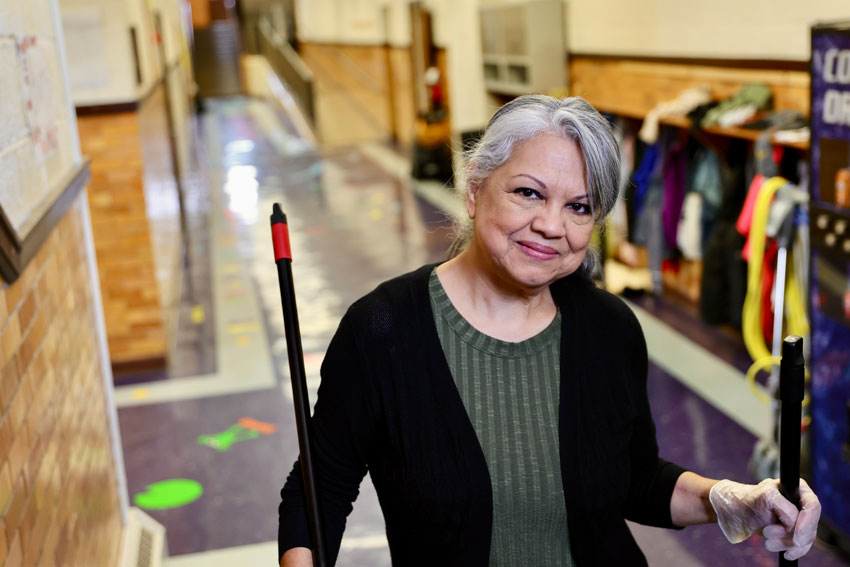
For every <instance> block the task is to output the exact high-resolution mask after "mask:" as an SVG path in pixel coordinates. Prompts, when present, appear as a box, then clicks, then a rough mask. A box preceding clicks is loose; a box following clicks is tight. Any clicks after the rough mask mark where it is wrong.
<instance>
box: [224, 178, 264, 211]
mask: <svg viewBox="0 0 850 567" xmlns="http://www.w3.org/2000/svg"><path fill="white" fill-rule="evenodd" d="M259 188H260V183H259V182H258V181H257V168H256V167H254V166H253V165H234V166H233V167H231V168H230V169H228V170H227V181H226V182H225V183H224V192H225V193H227V195H228V197H229V198H230V201H229V202H228V204H227V208H229V209H230V210H231V211H233V213H234V214H235V215H236V216H238V217H239V218H240V219H242V221H243V222H244V223H245V224H254V223H256V222H257V199H258V196H257V190H258V189H259Z"/></svg>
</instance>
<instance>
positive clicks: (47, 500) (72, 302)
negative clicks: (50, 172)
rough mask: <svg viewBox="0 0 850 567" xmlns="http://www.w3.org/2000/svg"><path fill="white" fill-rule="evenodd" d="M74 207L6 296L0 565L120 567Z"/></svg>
mask: <svg viewBox="0 0 850 567" xmlns="http://www.w3.org/2000/svg"><path fill="white" fill-rule="evenodd" d="M81 206H82V202H81V201H80V200H79V199H78V201H77V203H76V204H75V205H74V206H72V208H71V209H70V211H69V212H68V213H67V214H66V216H65V218H64V219H63V220H62V221H61V222H60V224H59V225H58V226H57V228H56V229H55V230H54V232H53V234H51V236H50V237H49V238H48V240H47V241H46V243H45V244H44V246H43V247H42V248H41V250H40V251H39V252H38V254H37V255H36V257H35V258H34V259H33V261H32V262H31V263H30V264H29V265H28V266H27V267H26V269H25V270H24V272H23V273H22V274H21V276H20V277H19V278H18V279H17V280H16V281H15V282H14V283H13V284H11V285H5V286H3V288H2V289H0V322H2V334H0V343H2V349H1V350H0V353H2V355H1V357H0V368H2V371H0V415H2V417H0V457H1V458H0V463H2V467H0V511H2V513H1V514H2V522H0V564H3V565H7V566H12V565H15V566H17V565H33V566H34V565H41V566H45V567H47V566H51V567H52V566H58V565H63V566H69V565H116V564H117V559H118V553H119V542H120V539H121V530H122V525H121V516H120V505H119V500H118V492H117V490H118V489H117V486H118V485H117V480H116V477H115V470H114V464H113V463H114V461H113V455H112V448H111V445H110V438H109V425H108V421H107V413H106V403H107V402H106V397H105V394H104V391H103V387H104V385H103V373H104V368H102V367H101V364H100V358H99V354H98V348H97V344H98V341H97V335H96V331H95V329H96V325H95V320H94V317H95V312H94V305H93V297H92V291H91V290H92V282H91V281H90V279H89V272H88V267H87V259H86V256H85V254H86V252H85V248H84V245H83V243H84V241H85V240H84V233H83V226H82V218H83V217H82V214H81V211H80V207H81Z"/></svg>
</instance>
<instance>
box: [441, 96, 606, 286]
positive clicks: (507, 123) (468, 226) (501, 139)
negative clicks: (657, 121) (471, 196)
mask: <svg viewBox="0 0 850 567" xmlns="http://www.w3.org/2000/svg"><path fill="white" fill-rule="evenodd" d="M541 134H553V135H556V136H562V137H563V138H565V139H567V140H571V141H573V142H575V143H576V144H577V145H578V147H579V150H581V155H582V158H583V160H584V171H585V184H586V185H587V190H588V198H589V200H590V208H591V210H592V211H593V216H594V220H595V222H597V223H599V222H600V221H601V220H602V219H604V218H605V217H606V216H607V215H608V213H609V212H611V209H612V208H613V207H614V204H615V203H616V201H617V193H618V191H619V187H620V149H619V146H618V145H617V142H616V140H615V139H614V135H613V133H612V127H611V125H610V123H609V122H608V121H607V120H606V119H605V118H604V117H603V116H602V115H601V114H599V112H597V110H596V109H595V108H593V106H591V105H590V103H589V102H587V101H586V100H584V99H583V98H581V97H577V96H574V97H566V98H562V99H557V98H554V97H551V96H545V95H524V96H521V97H518V98H515V99H514V100H512V101H510V102H509V103H507V104H505V105H504V106H502V107H501V108H500V109H499V110H497V111H496V113H495V114H494V115H493V117H492V118H490V122H488V123H487V127H486V128H485V130H484V134H483V135H482V136H481V139H480V140H479V141H478V143H477V144H475V145H474V146H473V147H472V148H470V149H469V150H468V151H466V152H465V155H464V159H465V164H464V169H463V174H462V176H461V178H460V180H459V182H458V183H457V184H456V187H457V189H458V191H459V192H460V193H461V194H462V195H463V196H464V197H465V196H466V190H467V187H473V188H480V187H482V186H483V185H484V184H485V183H486V182H487V179H488V178H489V177H490V175H491V174H492V173H493V171H495V170H496V169H497V168H498V167H500V166H502V165H503V164H504V163H506V162H507V161H508V160H509V159H510V157H511V153H512V152H513V149H514V147H515V146H516V145H517V144H518V143H519V142H523V141H525V140H529V139H531V138H534V137H535V136H538V135H541ZM472 227H473V224H472V222H471V221H467V222H465V223H463V224H462V225H460V226H458V227H457V234H456V237H455V241H454V242H453V243H452V246H451V248H450V250H449V256H450V257H454V256H456V255H457V254H459V253H460V252H461V251H463V249H464V248H466V246H467V245H468V244H469V241H470V239H471V236H472ZM600 269H601V267H600V262H599V257H598V255H597V253H596V251H595V250H593V249H591V250H588V252H587V255H586V256H585V258H584V261H583V262H582V264H581V267H580V268H579V270H578V272H579V274H580V275H582V276H583V277H585V278H588V279H592V278H593V277H595V276H597V275H598V273H599V271H600Z"/></svg>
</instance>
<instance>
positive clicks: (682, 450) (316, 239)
mask: <svg viewBox="0 0 850 567" xmlns="http://www.w3.org/2000/svg"><path fill="white" fill-rule="evenodd" d="M198 132H199V134H198V136H199V139H198V148H199V150H198V156H199V158H200V159H199V160H198V167H199V176H200V177H201V178H203V179H204V180H205V183H198V184H197V185H196V186H195V187H194V188H193V191H196V192H197V193H195V194H193V195H192V201H193V202H195V203H204V202H207V203H208V206H207V207H204V206H202V205H200V204H199V205H198V206H196V207H194V208H193V207H189V208H190V209H191V210H192V213H191V214H192V215H193V218H191V219H190V220H191V225H192V226H194V227H195V228H194V229H193V230H192V231H191V232H190V236H191V241H190V244H191V249H192V253H191V254H189V255H188V257H189V258H190V260H188V261H187V263H186V268H185V269H186V273H185V274H184V276H183V289H182V293H181V297H182V300H181V304H180V305H179V307H178V309H179V312H180V314H181V316H180V317H179V318H178V321H179V322H178V328H177V330H176V333H175V344H174V345H173V347H172V352H173V353H174V354H173V355H174V357H175V360H176V362H175V364H174V365H173V367H174V368H178V369H179V371H170V372H167V373H156V374H151V375H148V374H144V373H142V374H140V375H134V376H123V377H122V376H116V383H117V384H119V386H117V388H116V402H117V405H118V408H119V409H118V416H119V421H120V430H121V436H122V441H123V449H124V458H125V462H126V469H127V481H128V491H129V494H130V498H131V502H132V501H135V502H136V503H137V504H140V503H141V504H145V503H148V504H150V505H148V506H145V508H146V511H147V513H148V514H150V515H151V516H152V517H153V518H154V519H156V520H157V521H159V522H161V523H162V524H163V525H164V526H165V527H166V537H167V541H168V550H169V553H170V555H171V558H170V559H168V560H167V561H168V562H167V565H170V566H175V567H177V566H180V567H188V566H201V565H203V566H205V567H213V566H219V565H221V566H224V565H237V564H241V565H261V564H262V565H273V564H275V562H276V550H277V544H276V537H277V506H278V504H279V491H280V488H281V487H282V485H283V483H284V481H285V479H286V475H287V474H288V472H289V470H290V468H291V466H292V463H293V462H294V460H295V458H296V457H297V453H298V449H297V438H296V433H295V424H294V417H293V406H292V393H291V386H290V382H289V369H288V368H289V367H288V360H287V354H286V343H285V339H284V338H283V320H282V315H281V305H280V293H279V288H278V283H277V271H276V267H275V264H274V257H273V252H272V243H271V234H270V226H269V220H268V219H269V214H270V213H271V210H272V204H273V203H275V202H279V203H280V204H281V206H282V208H283V210H284V212H285V213H286V214H287V216H288V219H289V227H290V235H291V245H292V255H293V273H294V280H295V289H296V297H297V301H298V309H299V318H300V323H301V332H302V341H303V348H304V357H305V365H306V369H307V375H308V381H309V385H310V395H311V402H314V401H315V392H316V388H317V385H318V381H319V367H320V364H321V361H322V357H323V355H324V352H325V349H326V347H327V345H328V342H329V341H330V338H331V336H332V335H333V333H334V331H335V328H336V325H337V323H338V321H339V319H340V317H341V316H342V314H343V313H344V311H345V310H346V308H347V306H348V305H349V304H350V303H352V302H353V301H354V300H356V299H357V298H358V297H360V296H362V295H363V294H365V293H367V292H368V291H370V290H371V289H372V288H374V286H376V285H377V284H378V283H380V282H381V281H383V280H385V279H388V278H391V277H393V276H395V275H398V274H401V273H404V272H407V271H409V270H412V269H414V268H416V267H418V266H420V265H422V264H424V263H429V262H437V261H440V260H441V259H443V258H445V251H446V247H447V246H448V244H449V242H450V240H451V216H452V214H459V209H458V207H457V203H456V202H455V203H454V206H453V205H452V204H451V203H452V202H453V201H452V199H453V197H451V196H450V189H447V188H443V187H440V186H439V184H435V183H433V182H420V181H416V180H413V179H411V178H410V177H409V175H408V171H409V163H408V162H407V159H406V158H405V157H404V156H403V154H402V153H400V152H398V151H397V150H395V149H394V148H393V147H391V145H389V144H387V143H384V142H381V141H380V140H377V139H376V140H373V141H367V142H361V143H353V144H349V145H344V146H335V147H332V148H330V149H325V148H323V147H322V146H321V145H317V143H315V142H314V141H311V140H310V139H309V138H308V137H304V136H301V135H300V134H299V133H298V131H297V130H296V128H295V127H294V126H293V120H291V119H289V118H288V117H287V116H286V115H285V114H284V113H283V111H282V110H281V107H279V106H277V105H274V104H273V103H271V102H268V101H261V100H254V99H249V98H244V97H236V98H222V99H215V100H211V101H210V102H209V106H208V109H207V112H206V113H205V114H203V115H201V116H200V117H199V128H198ZM440 192H443V194H440ZM441 205H442V208H441ZM192 282H194V283H192ZM629 305H630V306H631V307H632V308H633V309H634V310H635V312H636V313H637V315H638V318H639V319H640V321H641V324H642V326H643V330H644V333H645V334H646V338H647V343H648V347H649V355H650V360H651V362H650V373H649V395H650V401H651V404H652V408H653V414H654V417H655V422H656V426H657V428H658V442H659V446H660V448H661V455H662V457H664V458H667V459H669V460H672V461H674V462H677V463H679V464H681V465H682V466H684V467H687V468H691V469H693V470H695V471H698V472H700V473H701V474H704V475H706V476H709V477H715V478H734V479H738V480H742V481H748V480H749V479H751V478H752V475H751V473H750V472H749V471H748V469H747V463H748V460H749V459H750V456H751V454H752V451H753V447H754V445H755V442H756V440H757V435H759V434H761V433H762V432H766V431H768V430H769V428H770V415H769V408H768V406H766V405H763V404H762V403H761V402H760V401H759V400H757V399H756V398H755V396H754V395H753V394H752V392H751V391H750V390H749V388H748V386H747V385H746V383H745V380H744V372H745V370H746V368H747V366H748V358H747V356H746V352H745V351H744V350H743V346H742V345H741V344H740V342H739V339H737V340H736V339H735V337H734V336H732V335H731V334H730V333H728V332H724V331H721V330H718V329H714V328H711V327H708V326H707V325H704V324H702V323H701V322H699V321H698V318H697V317H696V315H694V314H689V313H688V311H687V309H685V308H683V307H682V306H681V305H676V304H675V303H674V302H672V301H671V300H669V299H664V298H662V297H654V296H642V297H638V298H636V299H634V300H633V301H631V302H630V303H629ZM171 479H186V480H188V481H192V483H195V484H194V485H193V486H197V487H198V488H197V489H195V490H196V491H195V492H194V493H192V494H190V495H189V496H186V500H187V501H186V502H185V503H181V502H180V497H181V496H180V495H181V494H185V493H186V492H181V491H180V490H176V489H175V491H173V492H171V493H169V492H168V490H167V489H158V488H157V487H162V486H163V484H158V483H164V482H165V481H169V480H171ZM189 492H191V490H190V491H189ZM160 497H161V501H160V500H158V498H160ZM169 498H171V499H172V500H174V501H173V502H169V501H168V500H169ZM160 505H161V507H162V508H163V509H157V507H158V506H160ZM632 527H633V531H634V533H635V535H636V537H637V539H638V542H639V544H640V546H641V548H642V549H643V550H644V552H645V554H646V555H647V557H648V559H649V561H650V564H651V565H694V566H709V565H765V566H767V565H773V564H775V563H776V557H775V554H772V553H769V552H767V551H765V550H764V548H763V544H762V541H761V540H760V538H751V539H750V540H748V541H746V542H744V543H742V544H739V545H730V544H728V543H727V542H726V540H725V539H724V537H723V535H722V534H721V532H720V530H719V529H718V528H717V526H702V527H692V528H688V529H685V530H683V531H680V532H674V531H665V530H659V529H654V528H646V527H641V526H632ZM338 564H339V565H344V566H364V567H365V566H381V565H390V559H389V552H388V550H387V547H386V538H385V535H384V523H383V518H382V516H381V512H380V509H379V506H378V502H377V498H376V496H375V494H374V490H373V488H372V486H371V483H370V482H369V480H368V476H367V478H366V480H365V481H364V484H363V487H362V490H361V494H360V496H359V498H358V499H357V501H356V503H355V505H354V512H353V513H352V515H351V516H350V517H349V520H348V524H347V527H346V532H345V537H344V539H343V542H342V551H341V552H340V556H339V562H338ZM804 564H810V565H819V566H823V567H829V566H838V565H846V563H845V562H843V561H842V560H841V559H840V558H839V557H838V556H837V555H836V554H835V553H833V552H832V551H829V550H826V549H820V548H815V549H813V551H812V552H811V554H810V556H809V557H807V558H806V559H805V563H804Z"/></svg>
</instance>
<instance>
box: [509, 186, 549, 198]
mask: <svg viewBox="0 0 850 567" xmlns="http://www.w3.org/2000/svg"><path fill="white" fill-rule="evenodd" d="M514 193H518V194H520V195H522V196H523V197H528V198H530V199H541V198H542V197H541V196H540V193H538V192H537V191H535V190H534V189H529V188H528V187H520V188H519V189H514Z"/></svg>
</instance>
